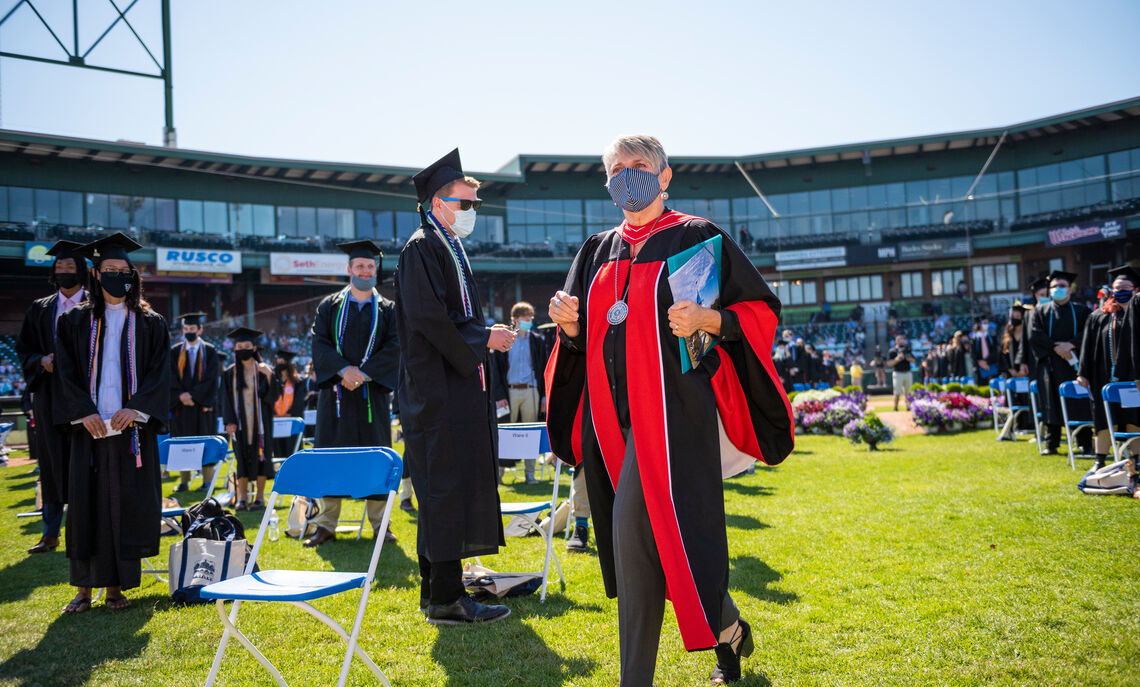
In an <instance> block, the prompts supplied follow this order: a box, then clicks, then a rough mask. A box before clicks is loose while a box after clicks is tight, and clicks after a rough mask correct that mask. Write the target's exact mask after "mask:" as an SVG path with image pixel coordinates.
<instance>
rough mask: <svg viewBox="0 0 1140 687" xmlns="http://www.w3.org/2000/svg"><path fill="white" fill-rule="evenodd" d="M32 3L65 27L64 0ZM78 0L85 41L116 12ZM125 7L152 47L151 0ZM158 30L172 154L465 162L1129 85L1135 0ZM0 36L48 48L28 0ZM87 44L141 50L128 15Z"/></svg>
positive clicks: (736, 146)
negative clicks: (446, 157)
mask: <svg viewBox="0 0 1140 687" xmlns="http://www.w3.org/2000/svg"><path fill="white" fill-rule="evenodd" d="M15 1H16V0H0V7H2V8H4V11H6V9H7V8H8V7H11V6H12V5H13V4H15ZM37 3H39V4H43V5H44V7H42V8H40V9H41V11H42V12H44V13H45V15H46V16H47V17H48V18H49V21H52V23H53V25H54V26H57V27H62V31H60V30H59V29H57V32H60V33H62V36H61V37H63V38H64V40H65V42H66V43H70V36H71V24H70V20H69V19H68V18H67V12H68V11H69V9H70V7H71V3H70V2H65V1H64V0H37ZM80 4H81V6H85V10H84V12H86V13H87V15H86V16H85V17H84V18H82V19H81V22H80V34H81V37H80V42H81V45H88V44H90V42H91V41H92V40H93V39H94V38H95V36H97V34H98V32H100V31H101V30H102V28H104V27H105V26H106V21H107V18H108V17H109V16H111V13H112V12H113V10H112V9H111V7H110V4H109V3H105V2H98V1H97V0H84V2H81V3H80ZM125 4H127V3H126V2H120V3H119V5H120V6H125ZM129 16H130V17H131V18H132V21H133V22H134V23H135V26H136V28H137V29H138V30H139V31H140V33H141V34H143V35H144V36H148V37H155V38H156V40H155V41H154V45H155V46H157V45H158V40H157V37H158V36H159V35H160V33H159V21H158V16H159V13H158V2H157V0H139V3H138V5H137V6H136V8H135V9H134V10H132V11H131V13H130V15H129ZM57 20H58V21H57ZM100 21H102V22H104V23H103V24H102V25H101V26H98V27H97V26H96V24H98V23H99V22H100ZM173 33H174V37H173V50H174V59H173V66H174V76H175V79H174V81H175V96H174V102H175V125H176V127H177V130H178V144H179V145H180V146H181V147H184V148H194V149H202V150H212V151H221V152H227V153H237V154H246V155H264V156H272V157H286V158H300V159H313V160H333V161H348V162H363V163H371V164H391V165H407V166H421V165H424V164H426V163H429V162H431V161H433V160H434V159H435V158H437V157H438V156H440V155H441V154H443V153H444V152H447V151H448V150H450V149H451V148H452V147H453V146H459V147H460V149H461V151H462V153H463V158H464V162H465V166H466V167H467V168H468V169H469V170H478V171H493V170H495V169H498V168H499V167H500V166H502V165H503V164H505V163H506V162H508V161H509V160H510V159H511V158H512V157H514V156H515V155H516V154H519V153H550V154H584V155H595V154H600V152H601V150H602V148H603V147H604V146H605V145H606V143H608V142H609V141H610V140H611V139H612V138H613V137H614V136H616V135H619V134H623V133H632V132H642V131H644V132H650V133H653V134H656V135H657V136H659V137H660V138H661V140H662V142H663V143H664V144H665V147H666V149H667V150H668V151H669V152H670V154H673V155H702V154H703V155H746V154H752V153H763V152H770V151H778V150H788V149H794V148H803V147H813V146H821V145H827V144H835V143H852V142H858V141H867V140H875V139H883V138H897V137H903V136H911V135H918V134H926V133H938V132H946V131H958V130H967V129H975V128H985V127H991V126H1001V125H1005V124H1013V123H1017V122H1021V121H1025V120H1029V119H1035V118H1038V117H1043V116H1048V115H1052V114H1057V113H1060V112H1065V111H1069V110H1075V109H1080V108H1084V107H1089V106H1093V105H1099V104H1103V103H1106V102H1110V101H1114V100H1120V99H1124V98H1130V97H1135V96H1137V95H1140V40H1137V36H1138V35H1140V2H1136V1H1135V0H1131V1H1129V0H1116V1H1113V0H1083V1H1082V2H1071V1H1070V2H1057V1H1053V0H1045V1H1041V0H1038V1H1035V2H1001V1H995V0H988V1H986V2H976V1H974V0H966V1H961V2H953V3H937V4H936V3H930V2H914V1H913V0H910V1H907V2H894V1H891V2H850V1H847V2H830V1H828V2H811V3H792V2H732V3H728V2H719V3H718V2H687V3H680V2H616V1H614V0H608V1H607V2H594V1H592V0H580V1H578V2H573V3H570V2H566V3H553V2H534V1H533V0H531V1H529V2H498V1H493V2H465V3H459V2H450V1H439V0H430V1H428V2H405V3H400V4H397V3H393V2H386V1H385V2H382V1H377V0H373V1H369V2H364V1H359V2H356V1H354V2H349V1H348V0H338V1H336V2H312V1H311V0H310V1H308V2H299V1H294V0H274V1H273V2H268V1H263V2H254V1H252V0H243V1H242V2H234V1H232V0H229V1H225V2H223V1H221V0H174V9H173ZM0 49H3V50H32V51H34V52H37V53H39V54H43V55H47V56H58V55H59V54H60V53H59V47H58V46H56V45H55V44H54V41H53V40H52V39H51V37H50V36H49V35H48V34H47V33H46V32H44V31H43V29H42V28H41V27H40V26H39V24H38V22H37V21H36V19H35V15H34V14H32V13H31V12H30V11H29V9H28V8H27V7H26V6H25V7H23V8H21V9H20V10H18V12H17V13H16V14H15V15H13V17H12V19H10V20H9V22H8V23H7V24H5V25H4V26H3V27H2V28H0ZM158 57H159V59H160V60H161V54H158ZM89 59H90V60H91V61H92V62H96V63H100V64H107V65H115V66H123V67H128V68H136V69H137V68H145V67H146V66H147V65H148V63H149V59H148V58H147V57H146V54H145V53H144V52H142V50H141V48H139V47H138V46H137V44H136V43H135V42H134V39H133V37H132V36H131V35H130V33H129V32H128V31H126V30H125V27H123V26H120V27H118V28H117V29H116V30H115V31H114V32H113V33H112V34H111V35H110V36H108V38H107V39H105V41H104V43H103V44H101V45H100V46H99V47H98V48H96V50H95V51H94V52H93V53H92V54H91V57H90V58H89ZM152 67H153V65H152ZM162 121H163V114H162V88H161V82H159V81H151V80H146V79H137V78H132V77H123V76H116V75H107V74H101V73H96V72H91V71H87V70H77V69H69V68H65V67H55V66H49V65H40V64H32V63H28V62H22V61H15V60H11V59H2V60H0V126H3V127H4V128H10V129H24V130H31V131H39V132H48V133H55V134H64V135H72V136H81V137H90V138H99V139H109V140H115V139H128V140H133V141H142V142H146V143H151V144H160V143H161V141H162Z"/></svg>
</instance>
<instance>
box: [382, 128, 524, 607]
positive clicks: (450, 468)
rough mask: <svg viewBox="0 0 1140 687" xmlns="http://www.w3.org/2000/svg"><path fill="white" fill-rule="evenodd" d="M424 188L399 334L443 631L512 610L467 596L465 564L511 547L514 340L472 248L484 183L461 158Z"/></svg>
mask: <svg viewBox="0 0 1140 687" xmlns="http://www.w3.org/2000/svg"><path fill="white" fill-rule="evenodd" d="M414 181H415V186H416V195H417V198H418V200H419V211H420V218H421V220H422V222H421V225H420V228H419V229H418V230H417V231H416V232H415V233H414V234H412V236H411V238H410V239H408V242H407V244H405V246H404V249H403V251H402V252H401V254H400V262H399V265H398V266H397V268H396V324H397V327H398V330H399V338H400V349H401V359H400V380H399V398H400V419H401V421H402V422H403V426H404V442H405V443H404V448H405V451H404V460H405V461H407V465H408V468H409V471H410V473H411V477H412V484H413V486H414V487H415V491H416V495H417V496H418V497H419V501H420V504H419V505H420V508H419V518H418V523H417V524H418V528H419V532H418V538H417V550H418V553H419V563H420V576H421V579H422V582H421V586H420V610H421V611H423V612H424V613H425V614H426V615H427V620H428V622H430V623H432V624H437V625H455V624H466V623H476V622H491V621H494V620H499V619H502V618H505V617H506V616H507V615H509V614H510V610H509V609H507V607H506V606H498V605H495V606H487V605H484V604H481V603H478V602H476V601H474V600H473V599H471V598H470V597H468V596H467V594H466V592H465V590H464V588H463V568H462V562H461V559H463V558H469V557H472V556H485V555H490V554H494V553H497V552H498V550H499V547H500V546H503V545H504V541H503V521H502V518H501V516H500V514H499V494H498V491H497V483H498V471H497V470H496V463H497V458H496V456H497V451H496V434H497V431H498V430H497V423H496V417H495V410H494V404H493V401H492V398H491V395H490V394H489V393H488V392H489V390H490V388H491V379H492V377H491V372H490V370H489V369H488V363H489V362H490V358H489V356H488V349H490V350H494V351H502V352H506V351H508V350H510V348H511V344H512V343H514V340H515V335H514V334H513V333H512V332H511V330H510V329H509V328H508V327H506V326H505V325H501V324H497V325H494V326H493V327H486V326H485V325H484V319H483V317H484V316H483V307H482V304H481V303H480V299H479V292H478V290H477V289H476V287H475V279H474V277H473V275H472V273H471V265H470V263H469V262H468V260H467V254H466V252H465V251H464V248H463V243H462V239H463V238H465V237H467V236H469V235H470V234H471V230H472V229H473V228H474V226H475V210H476V208H477V207H478V206H479V202H480V201H479V198H478V196H477V195H476V193H477V191H478V189H479V182H478V181H476V180H475V179H473V178H471V177H469V176H466V175H465V174H464V173H463V167H462V165H461V163H460V160H459V151H458V150H454V151H452V152H451V153H449V154H448V155H446V156H444V157H443V158H442V159H440V160H439V161H437V162H436V163H435V164H433V165H431V166H430V167H428V168H427V169H425V170H423V171H422V172H420V173H419V174H417V175H416V176H415V179H414Z"/></svg>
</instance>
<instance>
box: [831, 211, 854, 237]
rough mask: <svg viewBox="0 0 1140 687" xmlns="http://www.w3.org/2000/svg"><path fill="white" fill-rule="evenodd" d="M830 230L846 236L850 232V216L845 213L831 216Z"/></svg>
mask: <svg viewBox="0 0 1140 687" xmlns="http://www.w3.org/2000/svg"><path fill="white" fill-rule="evenodd" d="M831 229H832V231H834V232H835V233H837V234H846V233H847V232H849V231H852V227H851V215H849V214H847V213H846V212H844V213H840V214H838V215H832V216H831Z"/></svg>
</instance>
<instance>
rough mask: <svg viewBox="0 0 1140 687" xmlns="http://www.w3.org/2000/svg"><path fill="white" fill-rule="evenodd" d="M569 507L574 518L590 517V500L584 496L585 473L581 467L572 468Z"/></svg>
mask: <svg viewBox="0 0 1140 687" xmlns="http://www.w3.org/2000/svg"><path fill="white" fill-rule="evenodd" d="M570 492H571V493H570V499H571V501H570V507H571V508H572V509H573V513H571V515H573V516H574V517H576V518H588V517H590V499H589V497H588V496H587V495H586V472H585V470H583V469H582V466H581V465H579V466H578V467H576V468H574V482H573V486H571V487H570Z"/></svg>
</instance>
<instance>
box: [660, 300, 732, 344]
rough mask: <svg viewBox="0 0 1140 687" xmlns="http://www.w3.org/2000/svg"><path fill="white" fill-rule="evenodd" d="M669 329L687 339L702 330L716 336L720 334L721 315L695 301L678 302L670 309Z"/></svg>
mask: <svg viewBox="0 0 1140 687" xmlns="http://www.w3.org/2000/svg"><path fill="white" fill-rule="evenodd" d="M669 328H670V329H672V330H673V334H674V335H676V336H678V337H686V336H690V335H692V334H693V333H695V332H696V331H697V330H698V329H702V330H704V331H706V332H708V333H710V334H713V335H714V336H715V335H717V334H720V313H719V312H717V311H715V310H712V309H710V308H704V307H701V306H699V305H697V304H696V303H695V302H693V301H678V302H676V303H674V304H673V305H672V306H670V307H669Z"/></svg>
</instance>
